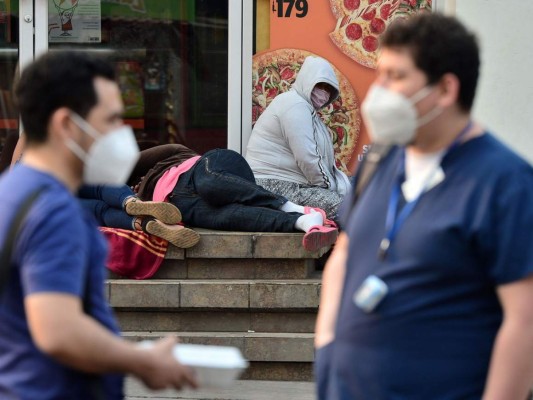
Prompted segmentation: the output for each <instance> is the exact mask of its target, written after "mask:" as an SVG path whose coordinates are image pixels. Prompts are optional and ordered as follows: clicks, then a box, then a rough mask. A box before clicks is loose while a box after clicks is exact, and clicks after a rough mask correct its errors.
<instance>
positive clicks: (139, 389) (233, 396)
mask: <svg viewBox="0 0 533 400" xmlns="http://www.w3.org/2000/svg"><path fill="white" fill-rule="evenodd" d="M125 392H126V400H141V399H152V400H164V399H179V400H272V399H277V400H314V399H316V396H315V385H314V383H313V382H279V381H242V380H239V381H236V382H235V383H234V384H233V385H232V386H231V387H229V388H227V389H199V390H190V389H186V390H183V391H179V392H178V391H175V390H158V391H152V390H148V389H146V387H145V386H144V385H143V384H142V383H141V382H140V381H138V380H137V379H135V378H132V377H129V378H128V379H126V385H125Z"/></svg>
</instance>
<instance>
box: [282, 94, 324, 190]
mask: <svg viewBox="0 0 533 400" xmlns="http://www.w3.org/2000/svg"><path fill="white" fill-rule="evenodd" d="M280 125H281V131H282V135H283V136H284V137H285V139H286V140H287V143H288V146H289V148H290V149H291V151H292V154H293V155H294V159H295V161H296V165H297V166H298V167H299V168H300V170H301V171H302V173H303V175H304V176H305V177H306V178H307V180H308V181H309V183H310V184H311V185H314V186H320V187H324V188H329V187H331V182H330V180H331V178H330V177H329V174H328V173H327V168H326V166H325V163H324V160H323V157H322V155H321V154H320V150H319V148H320V146H319V145H318V143H317V138H316V137H315V135H314V127H313V116H312V110H311V106H310V105H308V104H306V103H304V102H298V103H296V104H295V105H294V106H292V107H290V108H289V109H288V110H286V111H285V112H284V113H283V114H282V115H280Z"/></svg>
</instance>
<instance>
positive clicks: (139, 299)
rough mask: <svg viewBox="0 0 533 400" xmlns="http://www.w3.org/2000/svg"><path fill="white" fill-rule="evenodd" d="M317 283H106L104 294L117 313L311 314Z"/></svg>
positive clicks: (179, 281) (317, 293) (281, 281)
mask: <svg viewBox="0 0 533 400" xmlns="http://www.w3.org/2000/svg"><path fill="white" fill-rule="evenodd" d="M320 287H321V284H320V281H319V280H317V279H306V280H288V281H285V280H152V279H151V280H145V281H132V280H108V281H107V282H106V291H107V292H106V294H107V297H108V300H109V302H110V304H111V306H112V307H114V308H117V309H120V308H125V309H137V310H139V309H167V310H168V309H226V310H228V309H237V310H254V309H255V310H265V309H268V310H270V311H277V310H284V311H289V310H295V311H302V310H306V309H307V310H314V311H316V309H317V308H318V304H319V296H320Z"/></svg>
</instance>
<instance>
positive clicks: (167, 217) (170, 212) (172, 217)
mask: <svg viewBox="0 0 533 400" xmlns="http://www.w3.org/2000/svg"><path fill="white" fill-rule="evenodd" d="M124 210H125V211H126V213H127V214H128V215H133V216H139V215H147V216H151V217H154V218H155V219H157V220H159V221H161V222H164V223H165V224H177V223H179V222H181V212H180V210H179V209H178V207H176V206H175V205H174V204H171V203H165V202H162V201H142V200H140V199H139V198H137V197H134V198H132V200H130V201H128V202H127V203H126V205H125V206H124Z"/></svg>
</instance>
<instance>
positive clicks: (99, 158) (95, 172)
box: [65, 112, 139, 186]
mask: <svg viewBox="0 0 533 400" xmlns="http://www.w3.org/2000/svg"><path fill="white" fill-rule="evenodd" d="M71 117H72V121H74V123H75V124H76V125H78V127H79V128H80V129H81V130H82V131H83V132H85V133H86V134H88V135H89V136H91V137H92V138H93V139H94V143H93V144H92V145H91V147H90V148H89V151H88V152H85V150H83V149H82V148H81V146H80V145H79V144H78V143H76V142H75V141H74V140H72V139H69V140H67V142H66V143H65V144H66V145H67V147H68V148H69V149H70V150H72V152H73V153H74V154H76V156H78V157H79V159H80V160H81V161H83V163H84V164H85V168H84V169H83V182H84V183H87V184H90V185H114V186H119V185H122V184H124V183H126V180H127V179H128V177H129V176H130V174H131V171H132V170H133V168H134V167H135V163H136V162H137V160H138V159H139V147H138V146H137V142H136V141H135V135H134V134H133V130H132V129H131V127H130V126H128V125H123V126H121V127H119V128H117V129H113V130H112V131H111V132H108V133H107V134H105V135H102V134H100V133H99V132H98V131H97V130H96V129H94V128H93V127H92V126H91V125H90V124H89V123H88V122H87V121H85V120H84V119H83V118H82V117H80V116H79V115H78V114H76V113H74V112H73V113H72V114H71Z"/></svg>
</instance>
